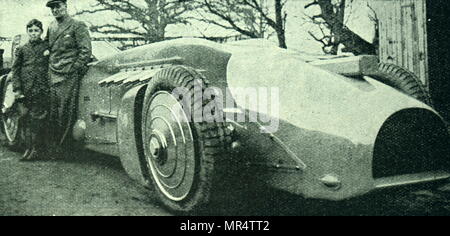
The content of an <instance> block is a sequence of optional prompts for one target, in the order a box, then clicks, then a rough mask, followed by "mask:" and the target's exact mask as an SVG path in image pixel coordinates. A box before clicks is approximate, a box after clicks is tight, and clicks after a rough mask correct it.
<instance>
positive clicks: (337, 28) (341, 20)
mask: <svg viewBox="0 0 450 236" xmlns="http://www.w3.org/2000/svg"><path fill="white" fill-rule="evenodd" d="M352 2H353V0H347V1H346V0H314V1H312V2H311V3H309V4H307V5H306V6H305V8H306V9H307V8H310V7H313V6H318V7H319V8H320V14H318V15H313V16H308V18H309V19H310V21H311V22H312V23H314V24H316V25H317V26H318V28H319V30H320V32H321V34H322V35H321V36H317V35H316V34H315V33H313V32H311V31H310V32H309V34H310V35H311V36H312V37H313V38H314V39H315V40H316V41H318V42H320V43H321V44H322V49H323V51H324V52H325V53H327V54H334V55H335V54H337V52H338V48H339V45H341V44H342V45H344V46H345V51H346V52H352V53H354V54H355V55H361V54H376V51H377V46H376V45H375V43H374V44H371V43H369V42H367V41H365V40H364V39H363V38H361V37H360V36H359V35H357V34H356V33H354V32H353V31H351V30H350V29H349V28H347V26H346V22H345V16H346V10H347V9H349V7H351V3H352ZM372 17H376V15H374V16H372ZM373 19H374V20H373V22H374V23H376V24H378V22H377V20H376V19H375V18H373Z"/></svg>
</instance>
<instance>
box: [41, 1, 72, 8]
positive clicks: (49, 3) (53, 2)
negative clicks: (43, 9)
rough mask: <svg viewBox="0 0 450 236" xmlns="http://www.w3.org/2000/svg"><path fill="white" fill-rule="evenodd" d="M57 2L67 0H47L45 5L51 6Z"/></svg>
mask: <svg viewBox="0 0 450 236" xmlns="http://www.w3.org/2000/svg"><path fill="white" fill-rule="evenodd" d="M58 3H67V0H49V1H48V2H47V5H46V6H47V7H51V6H54V5H55V4H58Z"/></svg>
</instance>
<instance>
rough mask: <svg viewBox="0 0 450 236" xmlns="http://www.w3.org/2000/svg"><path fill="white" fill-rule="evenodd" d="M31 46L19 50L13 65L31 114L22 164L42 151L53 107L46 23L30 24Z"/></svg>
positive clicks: (15, 81)
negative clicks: (44, 134)
mask: <svg viewBox="0 0 450 236" xmlns="http://www.w3.org/2000/svg"><path fill="white" fill-rule="evenodd" d="M26 28H27V34H28V36H29V42H27V43H26V44H25V45H23V46H21V47H19V48H17V49H16V51H15V52H14V53H15V59H14V62H13V65H12V68H11V69H12V73H13V75H12V82H13V86H14V90H15V92H16V97H17V98H19V99H20V101H21V102H22V103H23V105H24V106H25V108H26V110H27V112H26V115H25V116H24V117H23V118H22V119H23V121H24V127H25V131H26V132H25V145H26V148H27V150H26V151H25V154H24V155H23V158H22V160H34V159H37V158H38V157H39V153H40V151H42V147H43V144H44V143H43V140H44V138H45V136H43V133H44V132H45V130H46V129H45V128H46V117H47V113H48V105H49V98H48V93H49V81H48V54H49V52H48V44H47V43H46V42H45V41H44V40H42V38H41V36H42V33H43V27H42V22H40V21H39V20H36V19H33V20H31V21H30V22H29V23H28V24H27V27H26Z"/></svg>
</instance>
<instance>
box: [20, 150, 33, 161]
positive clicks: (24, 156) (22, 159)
mask: <svg viewBox="0 0 450 236" xmlns="http://www.w3.org/2000/svg"><path fill="white" fill-rule="evenodd" d="M31 151H32V150H31V148H27V150H25V152H24V153H23V155H22V157H21V158H20V161H28V156H29V155H30V154H31Z"/></svg>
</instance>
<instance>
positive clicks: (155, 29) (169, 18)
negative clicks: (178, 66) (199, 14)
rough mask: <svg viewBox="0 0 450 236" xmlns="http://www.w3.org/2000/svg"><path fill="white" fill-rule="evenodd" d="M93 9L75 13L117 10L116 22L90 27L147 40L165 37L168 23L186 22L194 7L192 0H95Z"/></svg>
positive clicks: (103, 31) (99, 30)
mask: <svg viewBox="0 0 450 236" xmlns="http://www.w3.org/2000/svg"><path fill="white" fill-rule="evenodd" d="M92 8H93V9H90V10H82V11H79V12H77V13H76V15H83V14H96V13H100V12H111V11H112V12H116V13H117V14H118V17H117V18H116V19H115V22H112V23H111V22H108V23H104V24H98V25H93V26H92V27H91V31H93V32H98V33H104V34H132V35H136V36H138V37H143V38H144V39H145V40H146V41H148V42H158V41H162V40H164V38H165V33H166V27H167V26H168V25H171V24H180V23H181V24H187V23H188V21H187V18H186V17H185V16H184V14H185V13H187V12H188V11H190V10H192V9H193V5H192V4H191V3H186V1H181V0H96V4H95V5H94V6H92Z"/></svg>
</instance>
